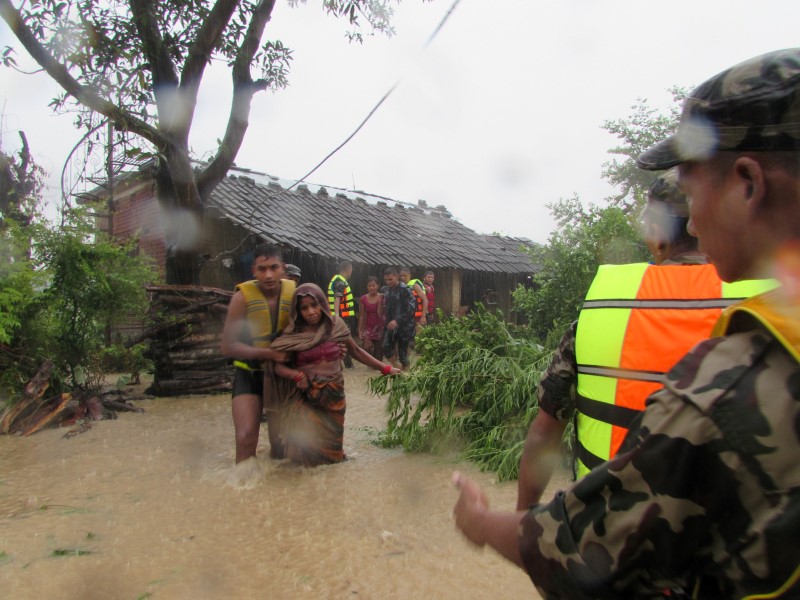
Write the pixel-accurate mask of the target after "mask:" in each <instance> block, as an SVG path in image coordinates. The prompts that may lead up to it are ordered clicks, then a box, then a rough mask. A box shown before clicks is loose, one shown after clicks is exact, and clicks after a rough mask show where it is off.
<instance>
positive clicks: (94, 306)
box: [37, 206, 155, 382]
mask: <svg viewBox="0 0 800 600" xmlns="http://www.w3.org/2000/svg"><path fill="white" fill-rule="evenodd" d="M92 208H93V207H90V206H83V207H79V208H77V209H73V210H71V211H70V212H69V213H68V215H67V220H66V223H65V225H64V226H63V227H62V228H59V229H47V230H45V232H44V235H43V237H42V240H41V242H40V243H39V244H37V255H38V257H39V263H40V266H41V267H42V268H45V269H46V270H47V272H48V274H49V278H50V281H49V285H48V287H47V288H46V289H45V290H44V292H43V293H44V296H45V297H46V300H47V307H48V308H47V310H48V312H49V313H50V315H51V319H49V320H50V322H51V323H52V327H53V334H54V339H55V340H57V342H58V343H57V346H56V347H55V348H53V349H52V351H53V353H54V355H55V356H56V357H57V358H58V360H54V362H55V364H56V367H62V368H63V370H64V371H65V372H66V373H67V374H68V375H69V376H70V377H72V378H73V379H74V375H75V373H76V367H78V366H79V365H82V366H83V367H84V369H86V368H87V367H89V368H90V371H91V372H92V373H91V374H92V375H94V376H95V377H92V378H91V381H93V382H94V381H96V380H97V378H99V376H100V373H98V372H97V366H98V363H99V361H98V360H97V358H96V357H99V355H100V352H101V350H102V348H103V345H104V332H105V328H106V327H107V326H112V327H113V326H114V325H116V324H119V323H120V322H122V321H123V320H124V319H125V318H127V317H128V316H129V315H130V313H131V312H133V313H135V314H144V311H145V310H146V306H147V296H146V293H145V289H144V288H145V285H146V284H147V283H148V282H149V281H152V280H153V279H154V278H155V277H154V273H153V270H152V268H151V266H150V264H149V261H147V260H146V259H144V258H143V257H138V256H134V253H135V247H136V246H135V240H130V241H128V243H126V244H124V245H118V244H116V243H115V242H113V241H112V240H111V239H109V238H108V237H107V236H106V235H105V234H102V233H100V232H97V231H96V230H95V229H94V221H93V217H92V216H91V213H92ZM92 234H93V235H94V237H93V239H92V238H90V237H89V236H90V235H92ZM90 362H92V363H95V364H88V363H90Z"/></svg>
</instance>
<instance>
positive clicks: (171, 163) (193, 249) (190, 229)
mask: <svg viewBox="0 0 800 600" xmlns="http://www.w3.org/2000/svg"><path fill="white" fill-rule="evenodd" d="M156 193H157V194H158V200H159V203H160V205H161V210H162V212H163V225H164V243H165V245H166V248H167V253H166V280H167V284H172V285H197V284H199V283H200V268H201V267H202V266H203V258H202V255H201V252H200V248H201V247H202V244H203V235H204V213H205V210H204V206H203V200H202V199H201V197H200V194H199V192H198V190H197V180H196V175H195V173H194V171H193V169H192V165H191V162H190V161H189V155H188V151H185V150H184V149H178V150H177V151H173V152H171V153H170V154H169V155H168V156H167V159H166V161H164V160H162V161H161V162H160V164H159V166H158V168H157V169H156Z"/></svg>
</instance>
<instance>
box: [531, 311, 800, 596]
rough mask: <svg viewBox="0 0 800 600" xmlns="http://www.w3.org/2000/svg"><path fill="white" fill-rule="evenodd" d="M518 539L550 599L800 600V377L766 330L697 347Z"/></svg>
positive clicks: (534, 514) (536, 512)
mask: <svg viewBox="0 0 800 600" xmlns="http://www.w3.org/2000/svg"><path fill="white" fill-rule="evenodd" d="M519 535H520V540H519V541H520V554H521V556H522V559H523V562H524V564H525V568H526V570H527V571H528V574H529V575H530V577H531V579H532V580H533V582H534V583H535V584H536V586H537V588H538V589H539V591H540V592H541V594H542V595H543V596H544V597H545V598H548V599H550V598H612V597H613V598H632V597H637V598H649V597H664V596H666V595H667V594H666V593H665V591H666V590H672V592H671V595H672V596H676V595H677V596H678V597H680V593H681V591H683V592H684V593H686V594H691V595H693V596H694V597H698V598H742V597H744V596H748V595H753V594H769V593H773V592H776V591H777V592H779V594H780V592H781V591H782V592H783V593H785V594H786V595H783V596H781V597H782V598H783V597H785V598H789V597H792V598H798V597H800V589H798V584H797V579H798V576H799V575H800V365H798V363H797V362H796V361H795V360H794V359H793V358H792V357H791V356H790V354H789V353H788V352H787V351H786V350H785V349H784V348H783V347H782V346H781V345H780V344H779V343H778V342H777V341H776V340H775V339H774V338H773V337H772V336H771V335H770V334H769V333H767V332H766V330H764V329H762V328H760V327H758V326H752V329H751V330H749V331H742V332H738V333H732V334H728V335H726V336H723V337H717V338H713V339H710V340H706V341H704V342H701V343H700V344H698V345H697V346H696V347H695V348H694V349H693V350H692V351H691V352H690V353H689V354H687V355H686V357H684V358H683V359H682V360H681V361H680V362H679V363H678V364H677V365H676V366H675V367H674V368H673V370H672V371H670V373H669V374H668V375H667V383H666V384H665V387H664V388H663V389H661V390H659V391H658V392H655V393H654V394H653V395H651V396H650V398H649V399H648V401H647V407H646V410H645V411H644V412H643V413H641V414H640V415H639V417H638V418H637V419H636V420H635V421H634V423H633V425H632V427H631V431H630V434H629V435H628V437H627V438H626V440H625V443H624V444H623V446H622V448H621V449H620V452H619V453H618V454H617V456H616V457H615V458H613V459H612V460H610V461H609V462H607V463H605V464H603V465H600V466H599V467H597V468H596V469H594V470H593V471H592V472H591V473H589V474H588V475H587V476H586V477H585V478H583V479H582V480H580V481H579V482H577V483H576V484H574V485H573V486H572V488H571V489H569V490H567V491H566V492H560V493H558V494H557V496H556V497H555V499H554V500H553V501H551V502H550V503H549V504H542V505H538V506H534V507H533V508H532V509H531V510H530V511H529V512H528V513H527V514H526V516H525V517H524V518H523V520H522V524H521V526H520V530H519ZM792 584H794V587H792ZM782 586H784V589H783V590H781V588H782ZM789 587H790V588H791V589H790V590H788V591H786V588H789ZM779 594H777V595H779ZM759 597H767V596H759ZM769 597H776V596H769Z"/></svg>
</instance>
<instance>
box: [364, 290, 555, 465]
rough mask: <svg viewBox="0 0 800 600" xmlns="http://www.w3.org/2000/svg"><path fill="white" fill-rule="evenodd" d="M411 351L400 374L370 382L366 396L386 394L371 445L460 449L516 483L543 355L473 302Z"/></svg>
mask: <svg viewBox="0 0 800 600" xmlns="http://www.w3.org/2000/svg"><path fill="white" fill-rule="evenodd" d="M416 347H417V351H418V352H421V353H422V356H421V357H420V359H419V360H418V361H417V363H416V364H415V365H414V367H413V368H412V369H411V370H410V371H409V372H408V373H407V374H406V375H405V376H403V377H393V378H386V377H384V378H376V379H372V380H371V381H370V389H371V390H372V392H374V393H379V394H388V396H389V400H388V407H387V408H388V410H389V413H390V417H389V421H388V424H387V428H386V430H384V431H383V432H381V435H380V436H379V442H380V443H381V444H382V445H384V446H397V445H400V446H402V447H403V448H404V449H405V450H406V451H409V452H423V451H429V452H437V453H443V452H447V451H452V450H455V451H463V452H464V453H465V455H466V457H467V458H469V459H470V460H473V461H475V462H477V463H478V464H479V465H481V467H482V468H487V469H491V470H495V471H497V473H498V477H499V478H500V479H502V480H506V479H513V478H515V477H517V474H518V468H519V457H520V454H521V452H522V445H523V444H524V439H525V433H526V431H527V427H528V423H529V422H530V420H531V419H532V418H533V416H534V415H535V412H536V410H537V409H538V403H537V400H536V386H537V384H538V381H539V377H540V375H541V371H542V370H543V369H544V368H545V367H546V366H547V364H548V362H549V358H550V355H549V353H547V352H545V351H544V350H543V348H542V347H541V346H539V345H538V344H535V343H534V342H532V341H531V340H529V339H524V338H523V339H521V338H515V337H512V336H511V334H510V333H509V330H508V327H507V326H506V325H505V324H504V323H503V320H502V315H501V314H500V312H499V311H498V312H497V313H489V312H487V311H486V309H485V308H484V307H483V306H482V305H480V304H478V305H477V306H476V309H475V311H474V312H473V313H471V314H469V315H467V316H466V317H462V318H455V317H448V318H446V319H443V320H442V322H440V323H438V324H435V325H431V326H429V327H426V328H425V329H424V330H423V331H422V332H421V333H420V335H419V336H418V338H417V342H416Z"/></svg>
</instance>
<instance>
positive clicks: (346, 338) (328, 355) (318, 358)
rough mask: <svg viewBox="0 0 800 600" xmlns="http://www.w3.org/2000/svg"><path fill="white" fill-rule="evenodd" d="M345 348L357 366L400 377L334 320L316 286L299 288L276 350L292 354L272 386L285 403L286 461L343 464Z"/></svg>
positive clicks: (275, 395) (311, 464)
mask: <svg viewBox="0 0 800 600" xmlns="http://www.w3.org/2000/svg"><path fill="white" fill-rule="evenodd" d="M340 344H344V347H345V348H346V349H347V352H348V353H349V354H350V356H352V357H353V358H354V359H355V360H357V361H359V362H361V363H363V364H365V365H367V366H368V367H372V368H373V369H376V370H378V371H380V372H381V373H382V374H383V375H390V374H396V373H399V372H400V371H398V370H397V369H395V368H394V367H392V366H391V365H386V364H384V363H382V362H380V361H379V360H377V359H375V358H374V357H372V356H370V354H369V353H367V352H366V351H365V350H363V349H362V348H360V347H359V346H358V345H357V344H356V343H355V341H354V340H353V338H352V337H351V335H350V329H349V328H348V327H347V325H346V324H345V322H344V321H342V319H341V318H339V317H336V316H335V315H331V312H330V307H329V305H328V300H327V297H326V296H325V293H324V292H323V291H322V290H321V289H320V288H319V287H318V286H316V285H314V284H313V283H304V284H302V285H300V286H298V288H297V290H296V291H295V293H294V296H293V298H292V307H291V312H290V316H289V325H287V327H286V329H284V331H283V334H282V335H281V336H280V337H279V338H277V339H276V340H275V341H274V342H272V345H271V348H273V349H274V350H276V351H284V352H288V353H289V355H290V358H289V361H288V362H287V363H286V364H280V363H277V364H275V371H274V377H273V378H272V381H271V384H272V385H270V386H268V387H269V388H270V389H271V390H272V391H271V394H272V395H273V398H281V399H282V401H281V404H282V407H281V412H282V413H283V415H284V423H283V436H282V437H283V439H284V443H285V445H286V448H287V456H288V457H289V458H290V459H291V460H293V461H295V462H299V463H302V464H303V465H304V466H306V467H314V466H317V465H322V464H330V463H337V462H341V461H343V460H345V459H346V456H345V454H344V451H343V449H342V439H343V437H344V414H345V408H346V401H345V393H344V378H343V377H342V363H341V351H340Z"/></svg>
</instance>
